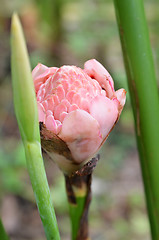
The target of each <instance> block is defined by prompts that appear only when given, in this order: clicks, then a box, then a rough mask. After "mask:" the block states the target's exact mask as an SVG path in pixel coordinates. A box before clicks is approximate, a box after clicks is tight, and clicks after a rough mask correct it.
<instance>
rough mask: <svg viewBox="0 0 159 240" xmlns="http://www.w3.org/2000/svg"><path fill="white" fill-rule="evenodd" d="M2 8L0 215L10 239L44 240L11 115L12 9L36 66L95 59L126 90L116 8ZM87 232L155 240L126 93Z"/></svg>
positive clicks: (1, 1) (78, 4) (51, 4)
mask: <svg viewBox="0 0 159 240" xmlns="http://www.w3.org/2000/svg"><path fill="white" fill-rule="evenodd" d="M144 3H145V10H146V16H147V20H148V24H149V31H150V39H151V43H152V48H153V55H154V59H155V64H156V71H157V70H158V68H157V66H159V4H158V1H155V0H153V1H148V0H147V1H146V0H145V1H144ZM0 5H1V8H0V53H1V58H0V213H1V216H2V220H3V223H4V225H5V227H6V230H7V232H8V233H9V235H10V236H11V239H12V240H14V239H16V240H18V239H19V240H27V239H32V240H33V239H35V240H42V239H45V236H44V232H43V228H42V224H41V222H40V217H39V215H38V212H37V209H36V204H35V200H34V196H33V192H32V188H31V185H30V181H29V177H28V173H27V171H26V163H25V156H24V150H23V147H22V144H21V141H20V136H19V131H18V127H17V123H16V119H15V116H14V109H13V102H12V88H11V80H10V17H11V14H12V12H13V11H18V13H19V14H20V17H21V21H22V23H23V27H24V31H25V35H26V40H27V44H28V49H29V52H30V58H31V63H32V68H33V67H35V66H36V64H37V63H38V62H41V63H43V64H46V65H48V66H61V65H63V64H71V65H77V66H80V67H83V64H84V62H85V61H86V60H88V59H91V58H96V59H97V60H98V61H100V62H101V63H102V64H103V65H104V66H105V67H106V68H107V70H108V71H109V72H110V73H111V75H112V76H113V78H114V81H115V88H116V89H118V88H120V87H124V88H125V89H126V90H127V91H128V88H127V82H126V75H125V70H124V67H123V59H122V52H121V47H120V41H119V35H118V30H117V24H116V19H115V12H114V6H113V1H110V0H107V1H105V0H100V1H97V0H96V1H95V0H94V1H91V0H87V1H86V0H85V1H84V0H83V1H77V0H74V1H73V0H67V1H64V0H60V1H59V0H54V1H51V0H45V1H43V0H37V1H35V0H28V1H20V0H12V1H9V0H0ZM157 74H158V72H157ZM158 75H159V74H158ZM158 80H159V79H158ZM45 165H46V171H47V176H48V180H49V183H50V186H51V191H52V198H53V202H54V206H55V210H56V214H57V219H58V223H59V228H60V232H61V236H62V239H64V240H67V239H70V228H69V226H70V223H69V217H68V206H67V201H66V195H65V189H64V179H63V176H62V174H61V172H60V171H59V170H58V168H57V166H56V165H55V164H54V163H53V162H51V161H50V160H49V159H46V162H45ZM90 232H91V236H92V239H97V240H103V239H110V240H116V239H117V240H120V239H121V240H124V239H125V240H127V239H128V236H129V239H130V240H134V239H135V240H149V239H150V234H149V224H148V220H147V213H146V209H145V201H144V193H143V187H142V181H141V174H140V167H139V161H138V154H137V150H136V143H135V135H134V127H133V116H132V109H131V105H130V99H129V92H128V93H127V103H126V107H125V109H124V111H123V113H122V115H121V118H120V121H119V123H118V124H117V126H116V127H115V129H114V130H113V132H112V133H111V134H110V136H109V138H108V140H107V142H106V143H105V145H104V146H103V148H102V150H101V160H100V162H99V164H98V166H97V168H96V170H95V173H94V177H93V200H92V204H91V208H90Z"/></svg>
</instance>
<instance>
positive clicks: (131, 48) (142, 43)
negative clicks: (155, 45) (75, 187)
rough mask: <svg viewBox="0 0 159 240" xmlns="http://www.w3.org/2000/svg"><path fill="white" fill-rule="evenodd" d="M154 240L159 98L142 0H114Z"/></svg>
mask: <svg viewBox="0 0 159 240" xmlns="http://www.w3.org/2000/svg"><path fill="white" fill-rule="evenodd" d="M114 3H115V9H116V16H117V22H118V27H119V32H120V38H121V43H122V49H123V55H124V61H125V66H126V72H127V77H128V84H129V90H130V95H131V102H132V106H133V112H134V119H135V128H136V136H137V143H138V149H139V154H140V163H141V169H142V175H143V182H144V187H145V194H146V200H147V209H148V214H149V220H150V225H151V233H152V239H153V240H158V239H159V187H158V186H159V177H158V172H159V148H158V143H159V124H158V123H159V97H158V88H157V81H156V76H155V68H154V62H153V58H152V51H151V46H150V40H149V35H148V28H147V23H146V18H145V13H144V6H143V1H142V0H133V1H127V0H121V1H118V0H114Z"/></svg>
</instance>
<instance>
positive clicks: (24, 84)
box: [11, 14, 60, 240]
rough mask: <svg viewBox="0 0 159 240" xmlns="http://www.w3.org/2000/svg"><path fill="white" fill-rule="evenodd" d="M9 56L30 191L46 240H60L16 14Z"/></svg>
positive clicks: (26, 55)
mask: <svg viewBox="0 0 159 240" xmlns="http://www.w3.org/2000/svg"><path fill="white" fill-rule="evenodd" d="M11 53H12V56H11V68H12V84H13V96H14V107H15V113H16V118H17V121H18V125H19V129H20V133H21V137H22V140H23V144H24V148H25V154H26V160H27V167H28V171H29V175H30V179H31V183H32V187H33V191H34V194H35V198H36V202H37V206H38V209H39V213H40V217H41V220H42V223H43V226H44V230H45V234H46V237H47V239H48V240H59V239H60V236H59V232H58V226H57V222H56V216H55V212H54V209H53V205H52V200H51V197H50V190H49V186H48V182H47V178H46V173H45V168H44V164H43V158H42V154H41V145H40V133H39V122H38V114H37V103H36V96H35V91H34V85H33V80H32V76H31V68H30V63H29V57H28V52H27V48H26V44H25V40H24V36H23V31H22V28H21V25H20V21H19V19H18V16H17V15H16V14H14V15H13V17H12V26H11Z"/></svg>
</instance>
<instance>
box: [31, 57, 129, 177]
mask: <svg viewBox="0 0 159 240" xmlns="http://www.w3.org/2000/svg"><path fill="white" fill-rule="evenodd" d="M32 76H33V80H34V85H35V91H36V97H37V103H38V113H39V122H42V123H43V126H44V128H45V133H44V132H43V136H42V140H43V141H42V147H43V148H44V150H45V151H46V152H47V153H48V154H49V155H50V156H51V157H52V158H53V160H54V161H55V162H57V164H58V165H59V167H60V168H61V169H62V170H63V171H64V172H65V173H66V174H70V173H71V172H73V171H75V170H77V169H79V168H80V167H81V166H82V165H83V164H84V163H86V162H87V161H88V160H90V159H91V158H92V157H93V155H94V154H95V153H96V152H97V151H98V149H99V148H100V147H101V145H102V144H103V142H104V141H105V140H106V138H107V137H108V135H109V133H110V131H111V130H112V128H113V126H114V125H115V123H116V122H117V120H118V118H119V116H120V113H121V111H122V109H123V106H124V104H125V99H126V91H125V90H124V89H120V90H118V91H115V90H114V82H113V79H112V78H111V76H110V74H109V73H108V72H107V70H106V69H105V68H104V67H103V66H102V65H101V64H100V63H99V62H98V61H96V60H95V59H92V60H89V61H87V62H86V63H85V65H84V69H83V70H82V69H81V68H78V67H76V66H62V67H60V68H56V67H50V68H48V67H46V66H44V65H42V64H38V65H37V66H36V67H35V68H34V70H33V72H32ZM45 134H46V136H44V135H45ZM48 141H50V142H48ZM51 141H52V142H53V144H51ZM56 144H57V146H58V147H56V146H55V145H56ZM60 144H61V147H60ZM47 145H48V146H47ZM49 145H50V146H49ZM60 148H61V149H60Z"/></svg>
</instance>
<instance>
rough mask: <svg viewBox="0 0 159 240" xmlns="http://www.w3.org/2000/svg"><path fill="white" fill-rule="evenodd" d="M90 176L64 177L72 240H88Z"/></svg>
mask: <svg viewBox="0 0 159 240" xmlns="http://www.w3.org/2000/svg"><path fill="white" fill-rule="evenodd" d="M91 178H92V174H88V175H85V176H79V175H77V174H75V175H73V176H70V177H69V176H65V180H66V191H67V196H68V204H69V213H70V220H71V229H72V238H71V239H72V240H89V239H90V238H89V232H88V211H89V204H90V201H91Z"/></svg>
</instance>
